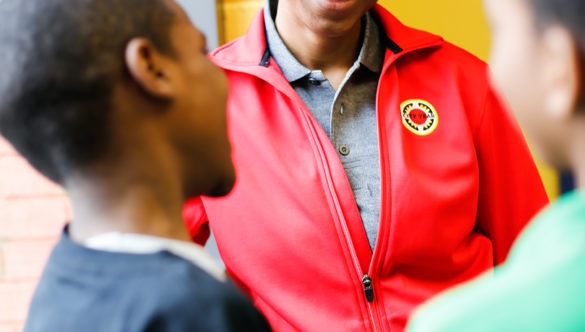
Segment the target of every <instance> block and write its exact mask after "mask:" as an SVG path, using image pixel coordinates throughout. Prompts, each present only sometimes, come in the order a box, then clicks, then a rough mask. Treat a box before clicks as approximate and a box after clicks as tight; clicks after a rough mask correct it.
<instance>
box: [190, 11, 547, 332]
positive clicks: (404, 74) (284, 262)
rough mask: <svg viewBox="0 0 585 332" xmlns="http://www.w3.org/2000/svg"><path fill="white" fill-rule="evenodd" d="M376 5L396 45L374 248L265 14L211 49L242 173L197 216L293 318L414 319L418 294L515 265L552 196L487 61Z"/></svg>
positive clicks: (194, 207) (388, 68) (228, 257)
mask: <svg viewBox="0 0 585 332" xmlns="http://www.w3.org/2000/svg"><path fill="white" fill-rule="evenodd" d="M375 14H376V16H377V17H378V19H379V20H380V21H381V22H382V25H383V26H384V29H385V33H386V35H387V37H388V38H387V39H386V40H385V41H384V43H385V44H386V46H387V47H388V48H387V51H386V55H385V61H384V67H383V70H382V74H381V79H380V83H379V87H378V98H377V116H378V123H379V140H380V151H381V158H380V160H381V183H382V191H381V193H382V197H381V200H382V206H381V216H380V218H381V221H380V230H379V235H378V242H377V244H376V247H375V250H374V252H373V253H372V251H371V249H370V246H369V244H368V240H367V237H366V234H365V231H364V227H363V224H362V221H361V218H360V213H359V211H358V208H357V206H356V202H355V199H354V197H353V194H352V190H351V187H350V184H349V182H348V179H347V177H346V174H345V171H344V168H343V166H342V164H341V161H340V159H339V158H338V154H337V151H336V149H335V148H334V147H333V145H332V144H331V142H330V140H329V139H328V137H327V135H326V134H325V132H324V131H323V130H322V129H321V128H320V126H319V124H318V123H317V121H316V120H315V119H314V117H313V116H312V114H311V112H310V111H309V110H308V109H307V107H306V106H305V104H304V103H303V101H302V100H301V98H300V97H299V96H298V95H297V94H296V93H295V91H294V89H293V88H292V87H291V86H290V84H289V83H288V82H287V80H286V78H285V77H284V76H283V75H282V73H281V71H280V69H279V68H278V66H277V64H276V63H275V62H274V61H273V60H271V59H270V57H269V53H268V52H267V51H266V50H267V47H266V41H265V36H264V22H263V15H262V13H259V14H258V15H257V16H256V18H255V20H254V22H253V23H252V25H251V27H250V30H249V31H248V33H247V34H246V35H245V36H243V37H242V38H240V39H238V40H235V41H234V42H231V43H229V44H227V45H225V46H223V47H221V48H219V49H218V50H216V51H214V52H213V53H212V55H211V57H212V59H213V61H214V62H215V63H216V64H218V65H219V66H220V67H222V68H223V69H224V70H225V71H226V72H227V75H228V78H229V81H230V84H231V88H230V96H229V101H228V118H229V133H230V138H231V141H232V144H233V159H234V162H235V164H236V173H237V182H236V186H235V188H234V190H233V191H232V193H231V194H230V195H229V196H228V197H227V198H221V199H209V198H203V199H202V200H199V199H194V200H192V201H191V202H190V203H189V204H188V205H187V207H186V209H185V216H186V219H187V223H188V225H189V227H190V230H191V233H192V234H193V235H194V236H195V237H196V238H197V237H198V236H199V235H200V234H201V233H202V232H203V233H205V232H204V231H205V230H206V221H207V220H209V223H210V226H211V228H212V230H213V233H214V235H215V237H216V240H217V244H218V248H219V250H220V253H221V255H222V258H223V260H224V262H225V264H226V267H227V269H228V272H229V274H230V275H231V276H232V277H233V278H234V280H235V281H236V282H237V283H238V284H239V285H240V286H241V287H242V288H243V289H244V290H245V291H247V292H248V293H249V295H250V296H251V298H252V299H253V301H254V302H255V304H256V305H257V307H258V308H259V309H260V310H261V311H262V312H263V313H264V314H265V315H266V317H267V318H268V320H269V321H270V323H271V324H272V326H273V328H274V329H275V330H277V331H296V330H300V331H390V330H391V331H400V330H402V329H403V328H404V325H405V323H406V320H407V318H408V315H409V314H410V312H411V310H412V309H413V308H414V307H415V306H416V305H418V304H419V303H421V302H422V301H424V300H426V299H428V298H429V297H430V296H432V295H434V294H436V293H437V292H439V291H441V290H443V289H445V288H447V287H449V286H452V285H455V284H457V283H460V282H462V281H464V280H467V279H469V278H471V277H474V276H476V275H477V274H479V273H480V272H483V271H485V270H487V269H490V268H491V267H492V266H493V265H494V263H500V262H502V261H503V260H504V259H505V257H506V255H507V253H508V250H509V248H510V246H511V244H512V242H513V240H514V239H515V238H516V235H517V234H518V233H519V232H520V230H521V229H522V228H523V227H524V225H525V224H526V222H527V221H528V220H529V219H530V218H531V217H532V216H533V215H534V214H535V213H536V212H537V210H539V209H540V208H541V207H542V206H543V205H545V204H546V202H547V197H546V194H545V191H544V188H543V185H542V182H541V180H540V177H539V174H538V172H537V169H536V168H535V165H534V162H533V160H532V157H531V155H530V153H529V151H528V148H527V146H526V144H525V142H524V140H523V138H522V136H521V133H520V131H519V129H518V127H517V125H516V124H515V122H514V121H513V119H511V118H510V116H509V115H508V113H506V112H505V110H504V109H503V108H502V106H501V105H500V103H499V102H498V100H497V98H496V97H495V95H494V93H493V91H492V90H491V89H490V87H489V86H488V82H487V78H486V66H485V64H484V63H483V62H481V61H480V60H478V59H477V58H475V57H473V56H471V55H470V54H468V53H466V52H465V51H463V50H461V49H459V48H457V47H455V46H453V45H451V44H449V43H446V42H445V41H443V40H442V39H441V38H439V37H437V36H434V35H431V34H428V33H425V32H421V31H418V30H414V29H411V28H408V27H405V26H404V25H402V24H401V23H400V22H399V21H398V20H396V19H395V18H394V17H393V16H392V15H391V14H389V13H388V12H387V11H386V10H384V9H383V8H382V7H380V6H379V5H377V6H376V7H375ZM409 100H417V101H414V102H406V103H404V102H405V101H409ZM419 101H422V102H420V103H419ZM411 106H414V108H413V107H411ZM433 108H434V112H433V113H430V112H429V109H431V110H432V109H433ZM413 109H416V110H417V111H415V112H412V110H413ZM431 120H432V121H431ZM431 122H432V123H431ZM418 125H421V126H418ZM409 128H410V129H409ZM417 128H418V129H419V130H420V133H421V135H418V134H415V132H416V131H417V130H416V129H417ZM201 204H202V205H201ZM365 275H367V276H368V277H369V278H370V280H371V283H369V284H368V280H367V278H366V280H365V281H364V282H362V280H363V279H364V276H365ZM368 298H369V299H368ZM453 310H457V308H453Z"/></svg>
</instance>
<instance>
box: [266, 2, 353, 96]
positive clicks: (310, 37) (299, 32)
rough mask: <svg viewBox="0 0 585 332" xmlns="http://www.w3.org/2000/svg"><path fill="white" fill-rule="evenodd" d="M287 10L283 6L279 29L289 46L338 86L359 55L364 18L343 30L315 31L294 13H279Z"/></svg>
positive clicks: (277, 20) (304, 61)
mask: <svg viewBox="0 0 585 332" xmlns="http://www.w3.org/2000/svg"><path fill="white" fill-rule="evenodd" d="M280 3H282V4H285V3H287V2H280ZM287 10H288V9H287V8H281V7H279V9H278V12H277V15H276V19H275V24H276V28H277V30H278V33H279V35H280V36H281V38H282V40H283V41H284V43H285V44H286V46H287V48H288V49H289V51H290V52H291V53H292V54H293V55H294V56H295V58H296V59H297V60H298V61H299V62H300V63H302V64H303V65H304V66H306V67H307V68H309V69H311V70H321V71H322V72H323V74H324V75H325V77H326V78H327V79H328V80H329V82H330V83H331V85H332V86H333V87H334V88H335V89H337V88H338V87H339V85H340V84H341V82H342V81H343V79H344V77H345V75H346V73H347V71H348V70H349V68H351V66H352V65H353V63H354V62H355V60H356V59H357V57H358V55H359V50H360V46H361V45H360V42H361V40H360V36H361V29H362V27H361V22H360V21H358V22H356V24H355V25H354V26H353V27H352V28H351V29H350V30H348V31H343V32H335V31H315V30H313V29H311V28H310V27H308V26H306V25H304V24H302V23H301V22H300V21H298V20H296V18H295V17H294V16H292V15H279V14H278V13H282V12H286V11H287Z"/></svg>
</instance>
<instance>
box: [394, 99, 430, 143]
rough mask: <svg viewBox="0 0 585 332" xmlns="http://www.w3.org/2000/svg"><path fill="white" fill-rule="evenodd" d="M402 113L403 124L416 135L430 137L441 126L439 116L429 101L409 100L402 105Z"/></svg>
mask: <svg viewBox="0 0 585 332" xmlns="http://www.w3.org/2000/svg"><path fill="white" fill-rule="evenodd" d="M400 111H401V115H402V124H403V125H404V127H406V129H408V130H409V131H410V132H412V133H414V134H416V135H419V136H426V135H429V134H431V133H432V132H433V131H435V129H437V126H438V125H439V114H437V111H436V110H435V107H434V106H433V105H432V104H431V103H429V102H428V101H425V100H421V99H409V100H407V101H405V102H403V103H402V104H400Z"/></svg>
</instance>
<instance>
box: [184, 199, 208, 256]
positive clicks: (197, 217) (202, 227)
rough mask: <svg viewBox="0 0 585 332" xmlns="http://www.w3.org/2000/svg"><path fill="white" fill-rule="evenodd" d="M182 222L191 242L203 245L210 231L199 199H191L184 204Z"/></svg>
mask: <svg viewBox="0 0 585 332" xmlns="http://www.w3.org/2000/svg"><path fill="white" fill-rule="evenodd" d="M183 220H184V222H185V225H186V226H187V229H188V230H189V234H191V238H192V239H193V242H195V243H197V244H200V245H202V246H203V245H205V243H206V242H207V240H208V239H209V236H210V234H211V231H210V229H209V222H208V220H207V213H206V212H205V207H204V206H203V202H202V201H201V198H200V197H196V198H192V199H190V200H188V201H187V202H186V203H185V206H184V207H183Z"/></svg>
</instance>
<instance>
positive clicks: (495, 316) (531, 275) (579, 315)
mask: <svg viewBox="0 0 585 332" xmlns="http://www.w3.org/2000/svg"><path fill="white" fill-rule="evenodd" d="M484 5H485V9H486V12H487V15H488V18H489V20H490V22H491V26H492V32H493V45H492V51H491V57H490V63H491V65H492V68H493V79H494V82H495V83H496V86H497V87H498V88H499V90H501V93H502V95H503V96H504V97H505V99H506V100H507V101H508V102H509V104H510V107H511V109H512V110H513V111H514V113H515V114H516V115H517V117H518V119H519V121H520V124H521V125H522V127H523V128H524V129H525V131H526V134H527V136H528V137H529V139H530V140H531V142H533V144H534V147H535V151H536V153H537V154H539V155H540V156H541V157H542V159H543V160H544V161H546V162H548V163H549V164H551V165H554V166H556V167H557V168H558V169H560V170H571V171H573V172H574V174H575V175H576V178H577V182H578V183H577V189H576V190H575V191H573V192H571V193H567V194H565V195H563V196H561V197H560V198H559V199H558V200H556V201H555V202H553V203H551V205H550V206H548V207H547V208H546V209H545V210H543V211H542V212H541V213H540V214H539V215H538V216H536V217H535V218H534V220H533V221H532V222H531V223H530V224H529V225H528V226H527V227H526V229H525V230H524V231H523V232H522V234H521V235H520V236H519V237H518V240H517V241H516V242H515V243H514V245H513V247H512V250H511V252H510V256H509V258H508V259H507V260H506V262H505V263H504V264H502V265H500V266H498V267H496V269H495V272H494V273H493V274H486V275H484V276H481V277H480V278H478V279H476V280H474V281H472V282H469V283H467V284H465V285H462V286H460V287H456V288H454V289H453V290H450V291H448V292H446V293H444V294H441V295H440V296H438V297H437V298H436V299H433V300H431V301H430V302H429V303H428V304H425V305H424V306H422V307H421V308H420V310H417V311H416V314H415V316H414V318H413V319H412V321H411V322H410V325H409V328H408V330H409V331H412V332H422V331H445V332H447V331H449V332H457V331H474V332H481V331H486V332H487V331H543V332H544V331H565V332H572V331H585V285H584V280H585V194H584V193H583V188H584V187H585V153H584V152H585V103H584V100H585V90H584V88H583V87H584V85H583V81H584V79H585V71H584V65H585V62H584V59H585V53H584V52H585V2H583V1H582V0H484ZM526 194H527V195H530V193H529V192H526Z"/></svg>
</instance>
